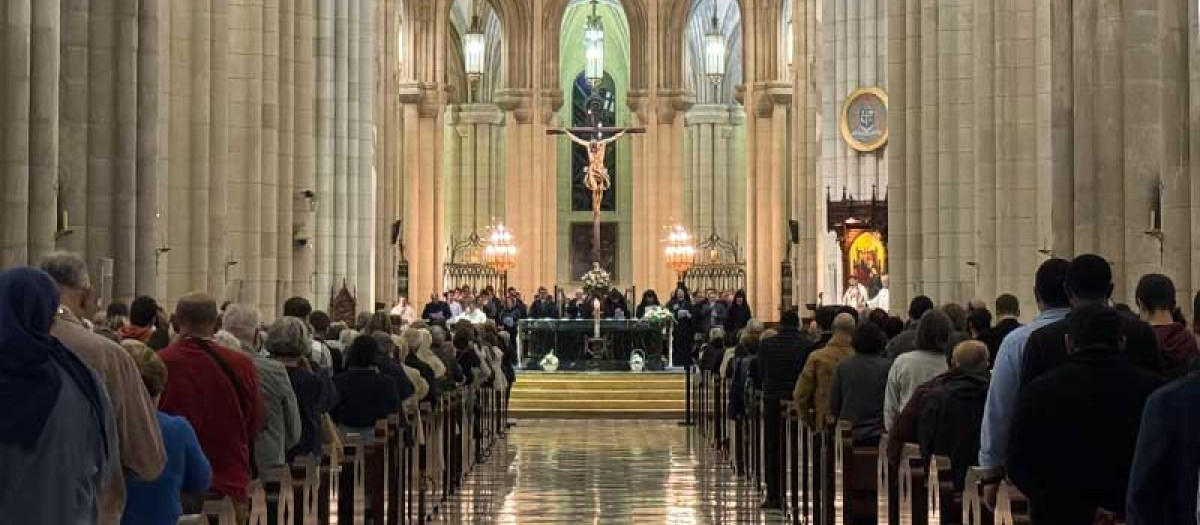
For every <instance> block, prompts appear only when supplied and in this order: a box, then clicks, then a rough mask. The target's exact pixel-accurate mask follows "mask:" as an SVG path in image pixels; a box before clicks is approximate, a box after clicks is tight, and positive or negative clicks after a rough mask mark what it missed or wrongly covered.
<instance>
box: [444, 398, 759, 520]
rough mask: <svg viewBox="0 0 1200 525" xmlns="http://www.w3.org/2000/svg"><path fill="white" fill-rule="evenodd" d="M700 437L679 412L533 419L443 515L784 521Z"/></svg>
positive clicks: (503, 445)
mask: <svg viewBox="0 0 1200 525" xmlns="http://www.w3.org/2000/svg"><path fill="white" fill-rule="evenodd" d="M696 442H697V441H696V440H695V439H694V438H693V437H692V434H691V430H689V429H687V428H686V427H680V426H678V425H676V423H675V422H673V421H671V422H668V421H613V420H569V421H568V420H523V421H521V422H520V424H519V425H518V426H516V427H513V429H512V430H511V431H510V433H509V437H508V440H507V443H501V444H498V445H497V450H496V452H494V456H493V457H492V458H491V459H489V460H488V462H487V463H486V464H483V465H480V466H478V467H477V468H476V471H475V472H474V473H472V474H471V476H470V477H468V479H467V481H466V485H465V487H464V490H463V491H461V492H460V494H459V495H458V496H457V497H456V498H453V499H452V500H451V502H450V504H449V505H450V506H451V507H452V508H451V509H450V510H451V512H449V513H443V514H442V517H441V518H439V519H435V522H438V523H520V524H528V523H562V524H609V523H611V524H631V523H637V524H642V523H646V524H664V523H670V524H676V523H678V524H692V523H700V524H708V523H776V522H779V523H781V522H782V517H781V515H778V514H776V515H774V516H773V519H769V518H768V517H767V516H766V515H763V514H760V513H759V511H758V510H757V509H758V503H759V499H758V496H757V495H756V494H755V493H754V490H753V488H752V487H750V486H749V484H747V483H745V482H743V481H740V480H738V479H737V477H736V476H734V474H733V472H732V470H730V469H729V468H728V467H726V466H723V465H721V464H719V463H718V462H717V461H716V459H715V456H714V455H713V454H712V453H711V452H709V451H697V450H694V449H693V445H694V444H695V443H696ZM454 507H457V508H454ZM446 514H449V515H450V516H451V517H446Z"/></svg>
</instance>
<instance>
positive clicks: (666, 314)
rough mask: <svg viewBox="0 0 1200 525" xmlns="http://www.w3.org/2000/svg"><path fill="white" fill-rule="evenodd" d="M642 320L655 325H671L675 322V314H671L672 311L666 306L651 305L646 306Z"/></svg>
mask: <svg viewBox="0 0 1200 525" xmlns="http://www.w3.org/2000/svg"><path fill="white" fill-rule="evenodd" d="M642 320H643V321H646V322H647V323H651V324H655V325H670V324H674V323H675V316H673V315H671V311H670V310H668V309H666V308H663V307H661V306H651V307H648V308H646V313H645V314H643V315H642Z"/></svg>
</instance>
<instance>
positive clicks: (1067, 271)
mask: <svg viewBox="0 0 1200 525" xmlns="http://www.w3.org/2000/svg"><path fill="white" fill-rule="evenodd" d="M1033 284H1034V286H1033V287H1034V296H1035V298H1036V301H1037V310H1038V311H1037V313H1036V315H1034V316H1032V317H1031V319H1030V320H1029V322H1028V323H1024V324H1023V323H1022V322H1021V319H1022V312H1021V305H1020V302H1019V301H1018V299H1017V298H1016V297H1015V296H1013V295H1010V294H1003V295H1000V296H999V297H997V298H996V299H995V301H994V304H993V305H990V306H992V308H989V305H988V304H986V303H984V302H983V301H981V300H971V301H968V302H967V303H966V304H965V305H962V304H958V303H946V304H943V305H941V306H936V305H935V303H934V302H933V300H931V299H930V298H928V297H925V296H917V297H915V298H913V299H912V301H911V303H910V304H909V308H908V312H907V317H908V319H907V321H905V320H902V319H900V318H897V317H892V316H890V315H889V314H888V312H886V311H883V310H879V309H872V308H870V307H869V306H868V307H867V308H864V309H862V310H859V309H856V308H854V307H852V306H849V305H846V306H819V307H817V308H816V309H815V311H814V312H813V316H812V318H811V320H810V321H809V322H808V323H807V324H805V325H804V326H802V323H801V319H800V317H799V314H798V313H797V312H796V311H789V312H785V313H784V314H783V315H782V317H781V321H780V323H779V325H778V327H777V328H775V329H767V328H766V327H765V326H764V325H763V324H762V323H759V322H758V321H755V320H750V321H749V322H748V323H747V324H746V325H745V327H744V329H742V330H740V331H730V330H726V329H725V328H724V327H712V328H711V329H710V331H709V332H708V333H707V338H706V339H707V341H706V342H704V343H703V344H702V345H701V346H700V347H699V348H698V349H697V356H698V365H699V367H700V368H701V369H702V370H703V371H704V372H705V377H706V378H713V380H717V381H722V382H723V387H724V388H723V389H722V390H721V391H723V392H726V393H727V395H728V398H727V400H726V401H725V402H726V403H727V407H728V408H727V409H725V410H723V413H724V414H725V415H726V416H727V417H728V418H731V419H739V418H743V417H746V400H747V392H748V391H750V390H751V389H753V390H755V391H758V392H760V393H761V399H762V412H761V414H762V418H763V422H762V425H763V433H764V436H763V447H764V455H765V457H766V458H767V459H766V461H765V465H764V470H765V478H766V500H765V501H764V502H763V503H762V507H763V508H769V509H771V508H781V507H782V505H783V501H782V498H783V492H782V491H783V488H782V486H781V479H782V473H781V468H782V462H783V458H784V455H783V450H782V448H781V447H782V445H783V439H784V430H783V429H784V427H783V425H784V422H783V417H784V415H783V408H782V407H783V406H784V405H785V403H790V404H791V405H792V406H793V407H794V410H795V411H796V412H797V414H796V416H797V417H799V418H800V419H801V420H802V421H803V422H804V423H805V425H806V426H807V427H809V428H812V429H815V430H825V429H829V428H831V427H832V425H834V424H835V423H836V422H837V421H839V420H844V421H847V422H849V424H850V425H851V434H852V436H853V441H854V444H855V445H856V446H877V445H879V444H880V441H881V440H882V439H885V438H886V444H887V447H886V448H887V452H888V454H887V456H888V457H887V458H882V459H881V461H889V462H891V463H892V465H893V467H895V466H896V465H897V464H898V462H899V461H900V457H901V452H902V450H903V447H904V445H905V444H909V443H911V444H916V445H917V446H918V447H919V449H920V451H921V454H922V456H924V457H925V458H926V459H928V458H929V457H931V456H933V455H938V456H945V457H948V458H950V463H951V467H952V468H951V478H952V481H953V483H954V484H955V486H956V489H958V490H959V491H961V490H962V489H963V485H964V480H965V476H966V473H967V470H968V469H969V468H972V467H982V468H983V470H982V471H983V472H988V473H989V474H988V475H989V476H994V477H996V478H1003V477H1007V478H1008V479H1010V480H1011V481H1012V482H1013V483H1014V484H1015V486H1016V487H1017V488H1018V489H1019V490H1020V491H1021V492H1022V493H1023V494H1024V495H1026V496H1027V497H1028V498H1029V500H1030V506H1031V517H1032V519H1033V522H1034V523H1035V524H1045V525H1073V524H1091V523H1093V521H1094V520H1097V519H1106V518H1111V517H1114V516H1115V517H1118V518H1123V519H1124V520H1125V522H1126V523H1128V524H1130V525H1162V524H1173V525H1174V524H1179V525H1182V524H1192V523H1196V522H1197V521H1198V520H1200V515H1198V514H1197V499H1198V498H1200V495H1198V480H1200V424H1197V422H1200V351H1198V345H1197V337H1198V335H1197V334H1200V319H1193V320H1192V323H1191V326H1190V327H1189V323H1188V321H1187V320H1186V319H1185V318H1184V317H1183V315H1182V313H1181V311H1180V309H1179V308H1178V307H1177V304H1176V301H1177V298H1176V296H1177V293H1176V289H1175V286H1174V283H1173V282H1172V280H1171V279H1170V278H1169V277H1167V276H1165V275H1161V274H1149V275H1145V276H1143V277H1142V278H1141V279H1140V281H1139V282H1138V284H1137V286H1136V289H1135V292H1134V299H1135V304H1134V305H1132V306H1131V305H1127V304H1119V303H1115V302H1114V301H1113V298H1112V294H1113V289H1114V286H1113V274H1112V268H1111V265H1110V264H1109V263H1108V261H1106V260H1105V259H1103V258H1102V257H1099V256H1097V255H1092V254H1087V255H1080V256H1078V257H1076V258H1074V259H1072V260H1069V261H1068V260H1064V259H1057V258H1055V259H1049V260H1047V261H1045V262H1044V263H1043V264H1042V265H1041V266H1040V267H1039V269H1038V271H1037V274H1036V282H1035V283H1033ZM1195 302H1196V304H1195V305H1194V307H1195V309H1196V310H1197V311H1200V294H1198V295H1197V297H1196V298H1195ZM717 439H718V440H728V439H729V436H728V435H721V434H720V432H718V437H717ZM738 464H739V467H740V461H739V462H738ZM893 471H894V470H893ZM994 498H995V494H994V492H991V493H988V494H986V495H985V499H987V500H989V504H993V503H994ZM1096 522H1097V523H1099V521H1096Z"/></svg>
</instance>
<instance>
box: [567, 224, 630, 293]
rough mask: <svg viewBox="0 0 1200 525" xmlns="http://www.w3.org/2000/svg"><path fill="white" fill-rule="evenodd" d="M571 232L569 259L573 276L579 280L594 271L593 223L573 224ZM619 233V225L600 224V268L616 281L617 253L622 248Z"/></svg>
mask: <svg viewBox="0 0 1200 525" xmlns="http://www.w3.org/2000/svg"><path fill="white" fill-rule="evenodd" d="M570 232H571V233H570V235H571V237H570V244H569V245H568V249H569V250H570V252H569V254H568V257H570V259H571V276H572V278H573V279H578V278H579V276H581V275H583V274H585V273H587V272H588V271H589V270H591V269H592V223H591V222H590V221H589V222H573V223H571V229H570ZM617 232H618V230H617V223H615V222H602V223H600V267H601V268H604V271H606V272H608V274H609V275H611V276H612V278H613V280H614V281H616V279H617V260H618V257H617V256H618V253H617V251H618V249H619V248H620V242H619V236H618V233H617Z"/></svg>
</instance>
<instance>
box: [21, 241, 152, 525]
mask: <svg viewBox="0 0 1200 525" xmlns="http://www.w3.org/2000/svg"><path fill="white" fill-rule="evenodd" d="M41 269H42V270H43V271H45V272H46V273H48V274H50V277H53V278H54V280H55V282H57V283H58V288H59V294H60V296H61V298H62V301H61V302H62V306H60V307H59V309H58V315H57V316H56V317H55V320H54V325H53V326H51V328H50V335H53V336H54V337H55V338H57V339H58V340H59V341H61V342H62V343H63V344H64V345H66V347H67V348H69V349H71V351H72V352H74V353H75V355H76V356H78V357H79V359H80V360H81V361H83V362H84V363H85V364H87V365H88V366H89V367H91V368H92V369H93V370H95V371H96V373H98V374H99V375H100V379H101V380H102V381H103V382H104V388H105V390H107V391H108V397H109V399H110V400H111V402H112V406H113V415H114V417H115V419H116V435H117V442H118V443H119V444H120V448H119V453H120V457H121V467H122V468H121V469H112V470H110V471H109V473H108V474H107V475H106V476H105V478H104V484H103V486H102V487H101V489H100V522H101V523H104V524H117V523H120V521H121V514H122V513H123V512H124V510H125V478H124V476H123V473H122V470H123V471H125V472H128V473H130V474H132V475H133V476H136V477H137V478H140V479H143V480H153V479H156V478H158V476H159V475H160V474H162V471H163V468H164V467H165V466H166V462H167V457H166V452H165V449H164V448H163V442H162V432H161V431H160V430H159V427H158V416H157V414H156V411H155V407H154V402H153V401H151V400H150V394H149V393H147V392H146V387H145V386H144V385H143V383H142V375H141V373H140V372H139V371H138V368H137V364H135V363H134V362H133V358H132V357H129V354H128V353H126V352H125V350H124V349H122V348H121V346H120V345H118V344H117V343H115V342H113V341H112V340H109V339H105V338H103V337H101V336H99V335H96V334H94V333H92V331H90V330H88V329H87V328H86V327H84V324H83V321H81V319H86V318H87V312H88V305H87V302H88V298H89V297H90V296H91V281H90V279H89V278H88V273H87V264H86V263H84V262H83V259H82V258H81V257H79V256H78V255H75V254H73V253H67V252H55V253H51V254H49V255H47V256H46V258H45V259H43V260H42V264H41Z"/></svg>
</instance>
